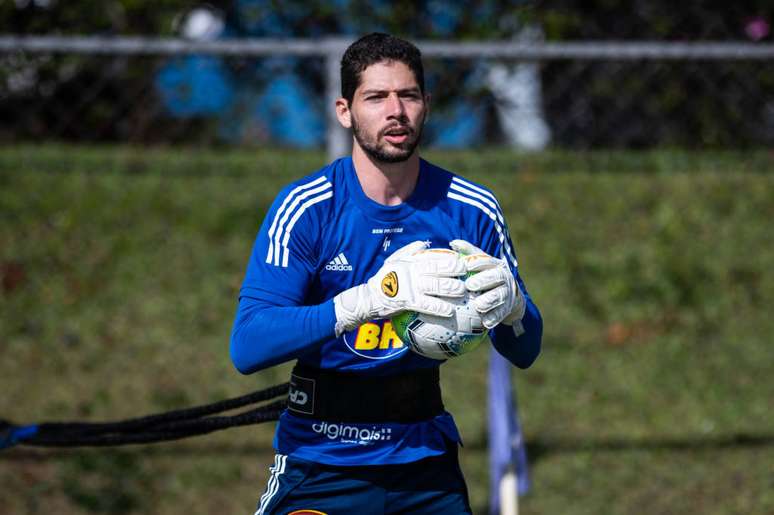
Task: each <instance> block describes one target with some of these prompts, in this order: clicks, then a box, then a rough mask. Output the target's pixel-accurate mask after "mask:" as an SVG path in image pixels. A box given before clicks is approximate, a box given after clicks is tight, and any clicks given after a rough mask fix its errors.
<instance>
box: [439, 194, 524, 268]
mask: <svg viewBox="0 0 774 515" xmlns="http://www.w3.org/2000/svg"><path fill="white" fill-rule="evenodd" d="M447 197H449V198H450V199H454V200H459V201H460V202H463V203H465V204H469V205H471V206H475V207H477V208H478V209H480V210H481V211H483V212H484V214H486V215H487V216H488V217H489V218H491V219H492V221H493V222H494V226H495V230H497V236H498V238H499V239H500V244H501V245H502V249H504V250H502V251H501V252H502V254H503V255H502V256H501V257H505V255H507V256H508V259H509V260H510V261H511V263H512V264H513V266H514V267H518V266H519V265H518V262H517V261H516V258H515V257H514V255H513V249H511V245H510V243H508V237H507V235H506V234H505V233H504V232H503V227H502V226H501V225H500V222H499V221H498V220H497V216H495V214H494V213H493V212H492V211H491V210H490V209H489V208H488V207H487V206H485V205H484V204H482V203H481V202H479V201H478V200H475V199H472V198H470V197H465V196H462V195H459V194H457V193H454V192H452V191H450V192H449V193H448V194H447Z"/></svg>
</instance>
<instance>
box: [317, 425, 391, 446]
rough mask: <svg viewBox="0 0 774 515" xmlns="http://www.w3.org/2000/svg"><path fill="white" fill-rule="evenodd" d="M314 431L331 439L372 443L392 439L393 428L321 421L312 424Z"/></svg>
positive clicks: (365, 443)
mask: <svg viewBox="0 0 774 515" xmlns="http://www.w3.org/2000/svg"><path fill="white" fill-rule="evenodd" d="M312 431H314V432H315V433H319V434H322V435H325V436H326V437H327V438H328V439H329V440H336V439H337V438H338V439H339V441H340V442H342V443H357V444H360V445H370V444H371V443H373V442H379V441H386V440H391V439H392V428H389V427H382V428H379V427H376V426H372V427H371V428H370V429H369V428H367V427H357V426H345V425H343V424H329V423H328V422H320V423H318V424H312Z"/></svg>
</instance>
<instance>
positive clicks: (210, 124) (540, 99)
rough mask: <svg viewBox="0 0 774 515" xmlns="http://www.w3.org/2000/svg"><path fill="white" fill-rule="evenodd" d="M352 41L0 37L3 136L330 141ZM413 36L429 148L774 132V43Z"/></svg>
mask: <svg viewBox="0 0 774 515" xmlns="http://www.w3.org/2000/svg"><path fill="white" fill-rule="evenodd" d="M347 42H348V41H347V40H335V39H332V40H321V41H313V40H298V41H295V42H294V43H292V44H288V43H287V42H281V41H261V40H252V41H231V42H228V43H220V44H218V43H217V42H210V43H198V44H196V43H192V42H186V41H183V40H143V39H127V40H122V39H110V40H99V39H88V38H87V39H66V38H57V39H46V38H43V39H40V40H35V39H29V38H4V39H3V40H2V45H1V46H0V48H1V49H2V53H1V54H0V113H2V117H1V118H2V122H0V141H3V142H17V141H25V140H32V141H41V140H66V141H79V142H104V141H115V142H133V143H173V144H174V143H188V144H207V145H210V144H232V145H237V144H250V145H263V144H269V143H271V144H279V145H286V146H289V147H320V146H323V145H325V142H326V140H327V141H328V142H329V148H330V146H331V144H330V140H331V132H330V131H332V130H333V129H334V128H335V126H336V124H335V120H332V118H331V116H332V112H333V101H332V99H333V98H335V96H336V95H337V93H338V84H337V80H338V77H337V73H338V56H340V55H341V54H340V52H341V49H342V48H343V47H344V46H345V45H346V44H347ZM197 45H198V46H197ZM419 46H420V48H422V50H423V52H424V55H425V60H426V66H427V68H428V70H427V82H428V84H427V86H428V90H429V92H430V93H431V94H432V95H433V115H432V116H431V118H430V121H429V123H428V126H427V128H426V133H425V141H426V142H428V143H429V144H434V145H436V146H441V147H470V146H476V145H485V144H507V145H513V146H518V147H526V148H542V147H544V146H545V145H546V144H553V145H556V146H561V147H576V148H587V147H650V146H657V145H669V146H675V145H679V146H688V147H705V146H713V147H719V146H721V147H729V146H734V147H739V146H742V147H749V146H763V145H770V144H772V143H774V69H773V68H772V67H771V66H770V65H771V62H772V60H773V59H774V46H772V45H767V44H751V43H748V44H731V43H727V44H720V43H715V44H709V43H706V44H684V43H683V44H679V43H673V44H670V43H610V42H608V43H573V44H567V43H565V44H556V43H554V44H548V43H534V42H521V43H519V42H515V43H502V44H493V43H489V44H487V43H480V44H469V43H468V44H459V43H439V42H424V43H423V42H420V43H419ZM197 49H199V50H198V51H197ZM326 59H327V61H326ZM326 63H327V64H326ZM334 153H336V152H334ZM339 153H340V149H339Z"/></svg>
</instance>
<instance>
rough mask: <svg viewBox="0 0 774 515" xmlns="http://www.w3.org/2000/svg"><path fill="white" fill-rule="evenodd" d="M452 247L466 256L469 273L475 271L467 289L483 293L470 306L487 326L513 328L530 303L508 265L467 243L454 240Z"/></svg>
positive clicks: (464, 258) (489, 327) (488, 327)
mask: <svg viewBox="0 0 774 515" xmlns="http://www.w3.org/2000/svg"><path fill="white" fill-rule="evenodd" d="M449 246H450V247H451V248H453V249H454V250H456V251H457V252H459V253H460V254H463V255H464V257H463V261H464V262H465V267H466V271H467V272H475V274H474V275H471V276H470V277H468V279H466V280H465V287H466V288H467V289H468V290H469V291H471V292H475V293H478V294H479V295H477V296H476V297H475V298H473V299H471V301H470V303H471V304H472V305H473V307H474V308H476V311H478V312H479V313H480V314H481V319H482V321H483V323H484V327H486V328H487V329H492V328H493V327H495V326H496V325H497V324H499V323H503V324H506V325H513V323H514V322H517V321H519V320H521V318H522V317H523V316H524V311H525V309H526V308H527V303H526V300H525V299H524V294H523V293H522V292H521V289H520V288H519V285H518V284H516V280H515V279H514V277H513V274H512V273H511V269H510V268H509V267H508V263H507V262H506V261H505V260H504V259H497V258H495V257H493V256H490V255H489V254H487V253H486V252H484V251H483V250H481V249H480V248H478V247H476V246H475V245H473V244H472V243H468V242H467V241H465V240H454V241H452V242H450V243H449Z"/></svg>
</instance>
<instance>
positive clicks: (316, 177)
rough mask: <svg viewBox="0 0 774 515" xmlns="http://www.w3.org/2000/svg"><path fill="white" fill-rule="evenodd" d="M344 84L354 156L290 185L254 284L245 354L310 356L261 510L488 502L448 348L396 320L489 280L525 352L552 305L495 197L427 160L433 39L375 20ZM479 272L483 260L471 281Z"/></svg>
mask: <svg viewBox="0 0 774 515" xmlns="http://www.w3.org/2000/svg"><path fill="white" fill-rule="evenodd" d="M341 83H342V98H340V99H338V100H337V101H336V114H337V116H338V119H339V122H340V123H341V124H342V125H343V126H344V127H346V128H351V129H352V132H353V136H354V141H353V149H352V156H351V157H347V158H343V159H339V160H337V161H335V162H333V163H331V164H330V165H328V166H326V167H324V168H323V169H321V170H319V171H317V172H315V173H314V174H312V175H310V176H308V177H305V178H304V179H301V180H299V181H297V182H294V183H293V184H291V185H289V186H288V187H286V188H285V189H283V190H282V191H281V192H280V194H279V195H278V196H277V199H276V200H275V202H274V204H273V205H272V207H271V209H270V210H269V212H268V214H267V216H266V219H265V220H264V222H263V225H262V227H261V229H260V231H259V233H258V236H257V238H256V242H255V245H254V248H253V252H252V255H251V257H250V260H249V263H248V267H247V274H246V277H245V280H244V283H243V286H242V289H241V291H240V298H239V308H238V312H237V316H236V320H235V323H234V330H233V334H232V340H231V356H232V360H233V362H234V364H235V366H236V367H237V369H238V370H239V371H240V372H242V373H252V372H255V371H257V370H260V369H263V368H266V367H270V366H272V365H276V364H278V363H282V362H285V361H288V360H291V359H297V360H298V361H297V363H296V366H295V368H294V369H293V374H292V377H291V389H290V394H289V398H288V409H287V411H286V412H285V413H283V415H282V416H281V417H280V421H279V423H278V425H277V430H276V434H275V439H274V446H275V448H276V449H277V455H276V457H275V460H274V466H273V467H271V469H270V472H271V476H270V478H269V482H268V486H267V488H266V491H265V493H264V494H263V495H262V496H261V498H260V500H259V502H258V510H257V512H256V513H257V514H264V513H278V514H279V513H281V514H287V513H296V512H297V513H304V512H308V513H325V514H340V513H358V514H384V513H422V514H427V513H455V514H456V513H470V506H469V502H468V497H467V489H466V486H465V482H464V479H463V477H462V473H461V471H460V468H459V465H458V462H457V445H458V443H459V442H460V436H459V434H458V432H457V429H456V426H455V424H454V421H453V419H452V417H451V415H450V414H449V413H447V412H446V411H444V409H443V403H442V402H441V394H440V387H439V384H438V369H439V366H440V364H441V363H442V362H441V361H436V360H432V359H429V358H425V357H423V356H420V355H419V354H416V353H413V352H411V351H410V350H409V349H408V347H407V346H405V345H404V344H403V343H402V342H401V341H400V340H399V339H398V338H397V337H395V335H394V332H393V331H392V327H391V325H390V323H389V320H388V319H389V318H390V317H392V316H394V315H395V314H397V313H400V312H401V311H404V310H414V311H420V312H424V313H431V314H436V315H440V316H450V315H451V313H452V305H451V304H450V302H449V299H451V298H454V297H460V296H462V295H464V294H465V293H466V289H467V290H471V291H475V292H477V293H478V294H479V295H477V296H476V297H475V299H474V300H473V301H471V302H472V303H473V304H474V305H475V307H476V309H477V310H478V311H479V312H480V313H481V315H482V320H483V322H484V324H485V325H486V327H487V328H490V333H489V335H490V338H491V340H492V342H493V344H494V346H495V348H496V349H497V350H498V352H500V353H501V354H502V355H503V356H505V357H506V358H507V359H509V360H510V361H511V362H512V363H514V364H515V365H516V366H519V367H522V368H526V367H528V366H529V365H530V364H531V363H532V362H533V361H534V360H535V358H536V357H537V355H538V353H539V352H540V339H541V333H542V320H541V318H540V314H539V312H538V310H537V308H536V307H535V305H534V304H533V303H532V301H531V300H530V298H529V296H528V295H527V292H526V289H525V287H524V283H523V282H522V280H521V278H520V277H519V275H518V271H517V268H516V259H515V257H514V250H513V245H512V244H511V241H510V238H509V236H508V232H507V227H506V226H505V222H504V220H503V217H502V213H501V211H500V207H499V205H498V204H497V201H496V199H495V197H494V195H492V193H491V192H489V191H488V190H487V189H485V188H483V187H481V186H478V185H476V184H473V183H471V182H469V181H467V180H464V179H462V178H459V177H457V176H455V175H453V174H451V173H450V172H447V171H445V170H442V169H440V168H438V167H436V166H434V165H432V164H430V163H428V162H426V161H424V160H421V159H420V158H419V155H418V153H417V150H416V149H417V144H418V143H419V140H420V136H421V134H422V127H423V124H424V122H425V119H426V116H427V112H428V102H429V97H428V96H427V95H426V94H425V90H424V76H423V68H422V62H421V56H420V53H419V50H418V49H417V48H416V47H414V46H413V45H412V44H411V43H408V42H406V41H403V40H401V39H398V38H395V37H392V36H389V35H386V34H378V33H377V34H370V35H368V36H365V37H363V38H361V39H359V40H358V41H356V42H355V43H353V44H352V45H351V46H350V47H349V48H348V49H347V51H346V52H345V54H344V56H343V58H342V63H341ZM428 246H432V247H442V248H448V247H450V246H451V248H453V249H454V250H458V251H460V252H463V253H466V254H474V255H477V256H478V257H477V259H473V260H465V259H462V258H460V257H459V255H457V254H456V253H428V252H422V250H424V249H425V248H426V247H428ZM395 249H398V250H397V251H395ZM468 271H476V272H478V273H476V274H474V275H472V276H471V277H470V278H469V279H467V280H466V281H464V282H463V281H462V280H461V278H462V277H463V276H464V275H465V274H466V273H467V272H468ZM391 274H394V275H392V277H393V278H396V279H397V281H396V282H393V283H391V287H390V288H385V287H383V283H384V279H385V277H387V276H388V275H391ZM395 284H397V286H395ZM463 359H464V358H463ZM315 510H316V511H315Z"/></svg>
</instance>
